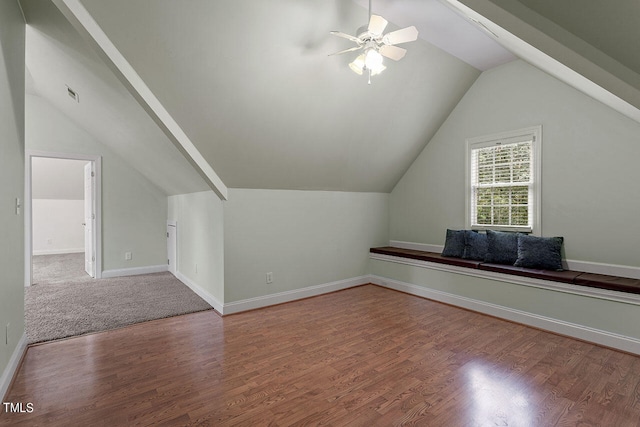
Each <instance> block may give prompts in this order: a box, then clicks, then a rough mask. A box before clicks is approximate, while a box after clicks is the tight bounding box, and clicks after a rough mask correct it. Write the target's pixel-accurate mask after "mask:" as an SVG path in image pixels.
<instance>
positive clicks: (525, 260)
mask: <svg viewBox="0 0 640 427" xmlns="http://www.w3.org/2000/svg"><path fill="white" fill-rule="evenodd" d="M563 241H564V238H562V237H536V236H527V235H524V234H521V235H519V236H518V259H517V260H516V262H515V264H514V265H515V266H516V267H526V268H539V269H542V270H555V271H562V255H561V251H562V242H563Z"/></svg>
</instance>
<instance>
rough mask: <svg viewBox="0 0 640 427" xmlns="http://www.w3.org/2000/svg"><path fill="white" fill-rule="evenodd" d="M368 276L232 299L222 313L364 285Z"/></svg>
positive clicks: (251, 308) (236, 311) (266, 305)
mask: <svg viewBox="0 0 640 427" xmlns="http://www.w3.org/2000/svg"><path fill="white" fill-rule="evenodd" d="M369 278H370V276H368V275H366V276H360V277H353V278H351V279H345V280H338V281H336V282H330V283H324V284H321V285H316V286H309V287H306V288H302V289H294V290H291V291H285V292H279V293H277V294H270V295H264V296H261V297H256V298H249V299H245V300H240V301H234V302H230V303H227V304H225V305H224V311H223V312H222V314H233V313H240V312H242V311H247V310H254V309H256V308H263V307H268V306H270V305H276V304H282V303H285V302H291V301H295V300H299V299H302V298H309V297H314V296H317V295H322V294H327V293H329V292H335V291H341V290H343V289H348V288H353V287H355V286H360V285H365V284H367V283H369Z"/></svg>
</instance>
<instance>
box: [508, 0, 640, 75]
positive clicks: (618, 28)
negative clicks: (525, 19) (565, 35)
mask: <svg viewBox="0 0 640 427" xmlns="http://www.w3.org/2000/svg"><path fill="white" fill-rule="evenodd" d="M520 3H522V4H523V5H525V6H527V7H528V8H530V9H531V10H533V11H535V12H537V13H538V14H540V15H541V16H544V17H546V18H547V19H549V20H551V21H552V22H554V23H556V24H557V25H559V26H560V27H562V28H564V29H565V30H567V31H569V32H570V33H572V34H574V35H575V36H577V37H579V38H581V39H582V40H584V41H585V42H587V43H589V44H590V45H592V46H593V47H595V48H597V49H599V50H600V51H602V52H606V54H607V55H608V56H610V57H611V58H613V59H615V60H616V61H618V62H620V63H621V64H623V65H624V66H626V67H628V68H630V69H631V70H633V71H635V72H636V73H639V74H640V55H639V54H638V49H637V43H638V42H639V41H640V2H639V1H638V0H616V1H614V2H607V1H584V0H563V1H557V0H521V1H520ZM630 43H631V44H630Z"/></svg>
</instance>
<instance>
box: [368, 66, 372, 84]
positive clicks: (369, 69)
mask: <svg viewBox="0 0 640 427" xmlns="http://www.w3.org/2000/svg"><path fill="white" fill-rule="evenodd" d="M367 70H368V71H369V84H371V68H368V69H367Z"/></svg>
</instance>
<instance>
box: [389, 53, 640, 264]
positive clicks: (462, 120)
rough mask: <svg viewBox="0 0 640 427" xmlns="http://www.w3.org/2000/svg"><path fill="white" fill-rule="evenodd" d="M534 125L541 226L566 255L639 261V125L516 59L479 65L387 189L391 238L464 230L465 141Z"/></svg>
mask: <svg viewBox="0 0 640 427" xmlns="http://www.w3.org/2000/svg"><path fill="white" fill-rule="evenodd" d="M538 124H540V125H542V140H543V143H542V234H543V235H544V236H564V237H565V254H566V258H567V259H572V260H581V261H588V262H598V263H607V264H620V265H627V266H635V267H639V266H640V258H639V257H638V252H637V244H636V241H635V239H634V238H633V236H637V235H640V222H639V221H638V220H637V216H638V212H640V197H637V195H638V188H637V183H638V182H640V168H638V159H639V158H640V124H639V123H637V122H635V121H633V120H631V119H628V118H626V117H624V116H622V115H621V114H619V113H617V112H615V111H613V110H612V109H610V108H608V107H606V106H605V105H603V104H601V103H600V102H598V101H595V100H594V99H592V98H590V97H588V96H586V95H584V94H582V93H581V92H578V91H577V90H575V89H573V88H571V87H569V86H568V85H566V84H564V83H562V82H560V81H558V80H556V79H555V78H553V77H551V76H549V75H548V74H545V73H544V72H542V71H540V70H538V69H536V68H534V67H532V66H530V65H528V64H526V63H524V62H522V61H515V62H512V63H509V64H506V65H503V66H501V67H498V68H496V69H493V70H490V71H486V72H484V73H483V74H482V75H481V76H480V77H479V78H478V80H477V81H476V83H475V84H474V85H473V86H472V88H471V89H470V90H469V92H467V94H466V95H465V96H464V98H463V99H462V100H461V101H460V103H459V104H458V106H457V107H456V108H455V109H454V111H453V112H452V113H451V115H450V116H449V118H448V119H447V121H446V122H445V123H444V124H443V125H442V127H441V128H440V130H439V131H438V133H437V134H436V136H435V137H434V138H433V139H432V140H431V141H430V142H429V144H428V145H427V147H426V148H425V149H424V151H423V152H422V154H421V155H420V156H419V157H418V158H417V159H416V160H415V162H414V163H413V165H412V166H411V168H410V169H409V170H408V171H407V173H406V174H405V176H404V177H403V178H402V179H401V180H400V181H399V182H398V184H397V185H396V187H395V189H394V190H393V192H392V193H391V231H390V233H391V238H392V239H393V240H404V241H413V242H420V243H428V244H443V243H444V236H445V230H446V228H464V224H465V222H464V219H465V215H464V214H465V212H464V209H465V182H464V178H465V170H464V168H465V139H466V138H469V137H474V136H481V135H486V134H491V133H496V132H501V131H508V130H514V129H520V128H524V127H528V126H532V125H538Z"/></svg>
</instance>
